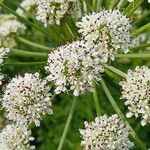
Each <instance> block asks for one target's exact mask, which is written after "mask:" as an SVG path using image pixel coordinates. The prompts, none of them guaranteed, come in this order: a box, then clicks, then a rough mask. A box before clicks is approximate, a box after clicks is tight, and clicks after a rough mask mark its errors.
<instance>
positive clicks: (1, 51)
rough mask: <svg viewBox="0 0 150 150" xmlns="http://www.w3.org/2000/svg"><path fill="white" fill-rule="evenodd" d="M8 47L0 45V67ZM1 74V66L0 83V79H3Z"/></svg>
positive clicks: (0, 80) (0, 82)
mask: <svg viewBox="0 0 150 150" xmlns="http://www.w3.org/2000/svg"><path fill="white" fill-rule="evenodd" d="M9 51H10V49H9V48H4V47H1V48H0V67H1V66H2V64H3V61H4V58H5V57H6V55H7V54H8V53H9ZM3 77H4V76H3V74H2V73H1V68H0V85H1V84H2V79H3Z"/></svg>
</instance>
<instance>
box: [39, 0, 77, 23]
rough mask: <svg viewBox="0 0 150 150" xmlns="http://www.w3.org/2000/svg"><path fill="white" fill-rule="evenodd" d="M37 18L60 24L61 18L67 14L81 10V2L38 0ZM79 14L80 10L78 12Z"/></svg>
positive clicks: (44, 21) (45, 21)
mask: <svg viewBox="0 0 150 150" xmlns="http://www.w3.org/2000/svg"><path fill="white" fill-rule="evenodd" d="M36 5H37V17H36V18H37V20H39V21H41V22H43V23H44V25H45V26H47V25H48V24H58V25H59V24H60V20H61V19H62V18H63V17H64V16H65V15H66V14H73V12H74V11H76V10H79V9H77V8H79V2H78V1H77V0H37V1H36ZM77 14H78V12H77Z"/></svg>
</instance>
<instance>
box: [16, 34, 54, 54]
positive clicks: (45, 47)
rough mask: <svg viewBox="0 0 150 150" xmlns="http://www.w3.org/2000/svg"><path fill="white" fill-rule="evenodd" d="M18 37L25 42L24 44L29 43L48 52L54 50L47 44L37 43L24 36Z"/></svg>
mask: <svg viewBox="0 0 150 150" xmlns="http://www.w3.org/2000/svg"><path fill="white" fill-rule="evenodd" d="M17 39H18V40H19V41H20V42H22V43H24V44H27V45H29V46H33V47H36V48H39V49H42V50H44V51H46V52H50V51H51V50H52V48H50V47H47V46H44V45H40V44H37V43H35V42H31V41H29V40H26V39H24V38H22V37H17Z"/></svg>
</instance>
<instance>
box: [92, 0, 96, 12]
mask: <svg viewBox="0 0 150 150" xmlns="http://www.w3.org/2000/svg"><path fill="white" fill-rule="evenodd" d="M92 3H93V4H92V5H93V11H94V12H95V11H96V9H97V0H92Z"/></svg>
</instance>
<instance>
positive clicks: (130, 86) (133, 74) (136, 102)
mask: <svg viewBox="0 0 150 150" xmlns="http://www.w3.org/2000/svg"><path fill="white" fill-rule="evenodd" d="M120 85H121V86H122V97H121V98H122V99H126V102H125V105H127V106H128V110H129V112H128V113H127V115H126V116H127V117H128V118H130V117H132V116H133V115H134V116H135V117H136V118H137V117H141V118H142V121H141V125H143V126H144V125H146V124H147V123H150V69H149V68H148V67H146V66H142V67H139V66H137V67H136V68H135V70H134V71H132V70H129V71H128V74H127V77H126V80H125V81H122V82H120Z"/></svg>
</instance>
